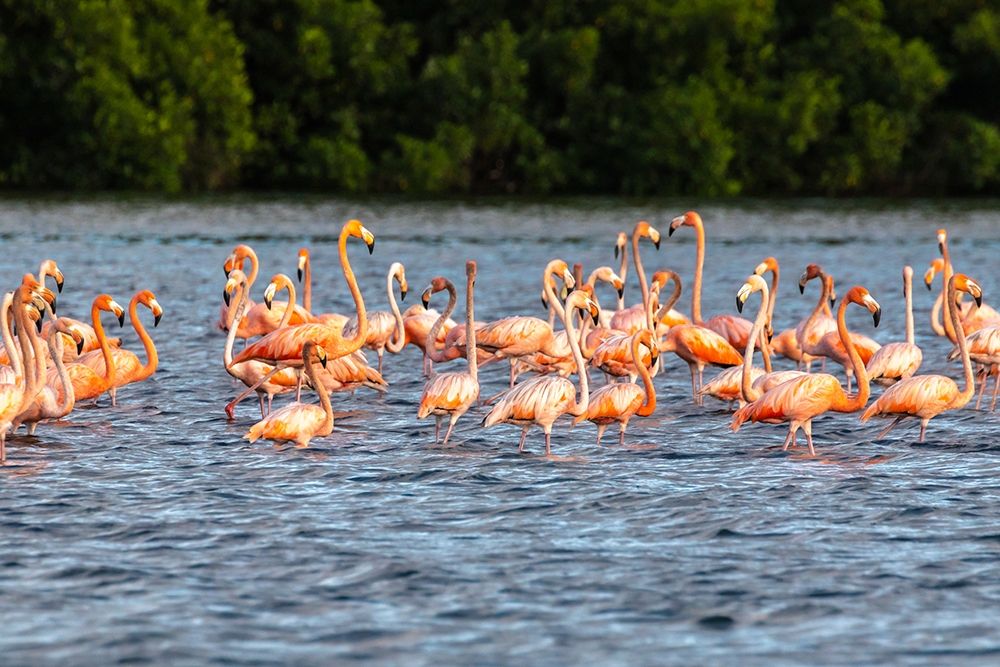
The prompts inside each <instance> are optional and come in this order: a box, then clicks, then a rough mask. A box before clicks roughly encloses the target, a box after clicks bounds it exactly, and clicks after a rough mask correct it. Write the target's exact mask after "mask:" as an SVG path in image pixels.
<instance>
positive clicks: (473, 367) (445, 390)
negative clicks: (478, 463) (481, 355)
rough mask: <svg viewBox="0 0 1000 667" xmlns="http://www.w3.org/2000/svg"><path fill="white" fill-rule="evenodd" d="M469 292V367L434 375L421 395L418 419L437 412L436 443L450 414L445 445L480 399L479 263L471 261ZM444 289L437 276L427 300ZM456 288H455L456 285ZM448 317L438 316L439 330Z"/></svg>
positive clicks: (468, 264) (429, 344) (467, 272)
mask: <svg viewBox="0 0 1000 667" xmlns="http://www.w3.org/2000/svg"><path fill="white" fill-rule="evenodd" d="M465 275H466V291H465V330H466V331H467V332H468V334H467V342H466V346H465V355H466V360H467V361H468V363H469V369H468V370H467V371H464V372H455V373H440V374H438V375H435V376H434V377H433V378H431V379H430V380H429V381H428V382H427V384H426V385H425V386H424V393H423V394H422V395H421V396H420V407H419V408H418V409H417V419H424V418H426V417H427V416H429V415H432V414H433V415H434V417H435V420H436V421H435V424H434V444H437V442H438V437H439V436H440V433H441V421H442V420H443V419H444V418H445V417H448V430H447V431H446V432H445V434H444V444H445V446H447V445H448V439H449V438H450V437H451V432H452V429H454V428H455V422H457V421H458V420H459V418H460V417H461V416H462V415H464V414H465V413H466V412H467V411H468V409H469V408H470V407H472V404H473V403H475V402H476V399H478V398H479V373H478V371H479V366H478V361H477V358H476V352H477V350H476V327H475V321H476V319H475V313H474V312H473V303H474V296H473V289H474V287H475V284H476V263H475V262H473V261H468V262H466V263H465ZM442 289H444V281H443V279H439V278H435V279H434V281H432V283H431V286H430V287H428V288H427V289H426V290H424V302H425V303H426V302H427V301H428V300H429V299H430V295H431V294H433V293H434V292H440V291H441V290H442ZM452 289H453V290H454V287H453V288H452ZM445 319H446V315H442V316H441V317H439V318H438V321H437V322H436V323H435V324H434V327H435V329H437V328H440V326H441V324H442V323H443V322H444V320H445ZM433 340H434V338H433V337H432V336H429V337H428V339H427V348H428V349H427V353H428V355H431V354H432V353H433V352H434V350H433V343H432V341H433Z"/></svg>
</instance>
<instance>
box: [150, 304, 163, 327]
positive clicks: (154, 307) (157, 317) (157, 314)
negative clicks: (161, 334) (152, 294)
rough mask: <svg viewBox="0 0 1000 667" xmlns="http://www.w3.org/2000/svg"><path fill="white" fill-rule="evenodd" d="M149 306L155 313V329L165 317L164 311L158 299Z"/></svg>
mask: <svg viewBox="0 0 1000 667" xmlns="http://www.w3.org/2000/svg"><path fill="white" fill-rule="evenodd" d="M149 305H150V310H152V311H153V327H154V328H155V327H156V325H158V324H159V323H160V318H161V317H163V309H162V308H160V304H159V303H157V302H156V299H153V300H152V302H150V304H149Z"/></svg>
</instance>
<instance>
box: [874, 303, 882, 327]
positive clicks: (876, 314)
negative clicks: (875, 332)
mask: <svg viewBox="0 0 1000 667" xmlns="http://www.w3.org/2000/svg"><path fill="white" fill-rule="evenodd" d="M872 320H873V321H874V322H875V326H876V327H878V323H879V322H881V321H882V309H881V308H876V309H875V312H874V313H872Z"/></svg>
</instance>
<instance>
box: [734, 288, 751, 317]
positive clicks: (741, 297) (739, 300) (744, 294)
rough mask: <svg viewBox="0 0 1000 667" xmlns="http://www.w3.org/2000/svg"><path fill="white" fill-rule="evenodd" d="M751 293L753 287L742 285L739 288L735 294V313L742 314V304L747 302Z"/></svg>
mask: <svg viewBox="0 0 1000 667" xmlns="http://www.w3.org/2000/svg"><path fill="white" fill-rule="evenodd" d="M752 292H753V287H752V286H751V285H750V283H743V286H742V287H740V291H739V292H737V293H736V310H737V312H740V313H742V312H743V304H744V303H746V302H747V299H749V298H750V294H751V293H752Z"/></svg>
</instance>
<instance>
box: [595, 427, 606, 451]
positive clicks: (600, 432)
mask: <svg viewBox="0 0 1000 667" xmlns="http://www.w3.org/2000/svg"><path fill="white" fill-rule="evenodd" d="M607 428H608V425H607V424H598V425H597V446H598V447H600V446H601V438H603V437H604V431H605V430H606V429H607Z"/></svg>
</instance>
